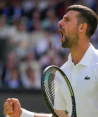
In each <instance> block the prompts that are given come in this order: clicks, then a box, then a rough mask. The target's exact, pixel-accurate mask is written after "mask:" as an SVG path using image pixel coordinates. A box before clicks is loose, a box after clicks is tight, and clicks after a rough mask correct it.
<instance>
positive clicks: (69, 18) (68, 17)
mask: <svg viewBox="0 0 98 117" xmlns="http://www.w3.org/2000/svg"><path fill="white" fill-rule="evenodd" d="M64 18H69V19H71V18H70V17H69V16H66V15H64V16H63V19H64Z"/></svg>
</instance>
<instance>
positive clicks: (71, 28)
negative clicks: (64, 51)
mask: <svg viewBox="0 0 98 117" xmlns="http://www.w3.org/2000/svg"><path fill="white" fill-rule="evenodd" d="M78 14H79V12H78V11H74V10H70V11H68V12H67V13H66V14H65V15H64V17H63V19H62V20H60V21H59V22H58V25H59V32H60V33H61V42H62V47H63V48H72V47H74V46H76V45H77V43H78V40H79V37H78V24H77V17H78Z"/></svg>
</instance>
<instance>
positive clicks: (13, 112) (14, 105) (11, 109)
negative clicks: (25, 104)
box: [4, 98, 22, 117]
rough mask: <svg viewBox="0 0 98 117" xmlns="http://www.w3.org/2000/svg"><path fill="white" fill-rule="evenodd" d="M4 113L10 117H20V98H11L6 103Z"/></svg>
mask: <svg viewBox="0 0 98 117" xmlns="http://www.w3.org/2000/svg"><path fill="white" fill-rule="evenodd" d="M4 113H5V114H6V115H8V116H10V117H20V115H21V113H22V108H21V105H20V103H19V100H18V99H15V98H9V99H7V100H6V102H5V104H4Z"/></svg>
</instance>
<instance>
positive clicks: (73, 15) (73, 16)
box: [64, 10, 79, 19]
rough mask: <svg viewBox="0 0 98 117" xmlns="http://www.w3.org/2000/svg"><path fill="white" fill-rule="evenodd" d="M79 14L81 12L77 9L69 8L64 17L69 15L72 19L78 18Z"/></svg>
mask: <svg viewBox="0 0 98 117" xmlns="http://www.w3.org/2000/svg"><path fill="white" fill-rule="evenodd" d="M78 15H79V12H78V11H75V10H69V11H68V12H67V13H66V14H65V15H64V17H69V18H71V19H77V16H78Z"/></svg>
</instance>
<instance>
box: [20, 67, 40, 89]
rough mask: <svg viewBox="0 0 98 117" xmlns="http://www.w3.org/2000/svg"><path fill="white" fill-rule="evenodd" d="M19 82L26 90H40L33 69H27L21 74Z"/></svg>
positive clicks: (38, 80) (38, 81)
mask: <svg viewBox="0 0 98 117" xmlns="http://www.w3.org/2000/svg"><path fill="white" fill-rule="evenodd" d="M21 81H22V84H23V87H24V88H26V89H40V88H41V85H40V79H39V78H38V77H37V76H36V74H35V70H34V68H33V67H32V66H31V67H30V66H29V67H27V69H26V73H24V74H22V77H21Z"/></svg>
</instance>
